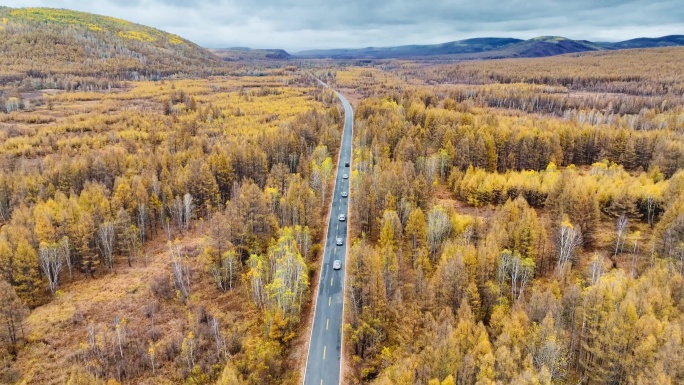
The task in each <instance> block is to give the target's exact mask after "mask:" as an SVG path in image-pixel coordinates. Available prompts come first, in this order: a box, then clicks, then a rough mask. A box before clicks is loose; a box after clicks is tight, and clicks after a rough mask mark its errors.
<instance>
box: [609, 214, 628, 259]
mask: <svg viewBox="0 0 684 385" xmlns="http://www.w3.org/2000/svg"><path fill="white" fill-rule="evenodd" d="M628 223H629V220H628V219H627V216H626V215H625V214H622V215H620V216H619V217H618V219H617V234H616V237H615V253H614V254H613V256H617V254H618V252H620V253H622V248H623V246H624V244H625V238H626V237H627V224H628Z"/></svg>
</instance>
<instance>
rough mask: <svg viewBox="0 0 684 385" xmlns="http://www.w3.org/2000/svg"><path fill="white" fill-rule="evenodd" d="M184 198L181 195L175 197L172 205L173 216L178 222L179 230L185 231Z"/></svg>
mask: <svg viewBox="0 0 684 385" xmlns="http://www.w3.org/2000/svg"><path fill="white" fill-rule="evenodd" d="M183 211H184V210H183V200H182V199H181V197H180V196H176V197H175V198H174V199H173V204H172V206H171V216H172V217H173V219H174V221H175V222H176V226H177V227H178V231H179V232H181V233H182V232H183Z"/></svg>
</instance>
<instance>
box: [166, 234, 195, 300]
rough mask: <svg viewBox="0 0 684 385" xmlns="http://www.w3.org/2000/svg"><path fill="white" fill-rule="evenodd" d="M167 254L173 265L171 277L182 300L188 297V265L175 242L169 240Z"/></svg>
mask: <svg viewBox="0 0 684 385" xmlns="http://www.w3.org/2000/svg"><path fill="white" fill-rule="evenodd" d="M169 254H170V255H171V263H172V267H173V277H174V282H175V283H176V288H178V291H179V292H180V294H181V297H182V299H183V300H184V301H187V300H188V298H190V267H189V266H188V264H187V263H185V261H184V258H183V256H182V255H181V251H180V248H179V247H178V244H177V243H172V242H169Z"/></svg>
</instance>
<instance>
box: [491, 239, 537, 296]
mask: <svg viewBox="0 0 684 385" xmlns="http://www.w3.org/2000/svg"><path fill="white" fill-rule="evenodd" d="M534 268H535V266H534V261H533V260H532V258H524V257H523V256H522V255H520V253H518V252H514V253H512V252H511V251H509V250H504V251H503V253H502V254H501V261H500V265H499V282H500V284H502V283H503V282H504V281H506V280H508V281H510V283H511V299H512V300H514V301H518V300H520V299H522V298H523V294H524V292H525V286H527V283H528V282H529V281H530V279H531V278H532V277H533V276H534Z"/></svg>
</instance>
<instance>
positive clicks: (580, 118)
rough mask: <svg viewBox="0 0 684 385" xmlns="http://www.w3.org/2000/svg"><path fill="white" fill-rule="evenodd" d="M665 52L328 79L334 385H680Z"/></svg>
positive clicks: (682, 121) (679, 115) (678, 203)
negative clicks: (339, 261) (338, 292)
mask: <svg viewBox="0 0 684 385" xmlns="http://www.w3.org/2000/svg"><path fill="white" fill-rule="evenodd" d="M682 52H684V51H682V50H681V49H671V50H669V49H668V50H652V51H637V52H631V51H630V52H629V53H626V52H616V53H610V54H590V55H581V56H579V57H578V56H576V55H569V56H564V57H559V58H552V59H538V60H528V59H526V60H520V61H517V60H508V61H490V62H478V63H475V62H473V63H459V64H453V65H442V64H439V65H435V66H433V65H426V63H420V64H415V63H410V62H398V61H397V62H382V63H381V64H378V65H374V64H373V63H370V64H369V65H367V66H365V67H350V68H347V69H344V70H338V71H335V70H331V72H330V81H331V82H336V84H337V85H338V87H340V88H344V89H349V90H353V92H354V93H356V94H357V95H360V96H359V98H358V99H363V100H362V101H360V102H359V103H358V106H357V107H356V110H355V117H356V126H355V139H354V140H355V142H354V160H353V168H354V169H353V173H352V176H351V186H352V187H351V189H352V193H351V202H352V211H351V212H350V223H352V224H353V228H352V235H353V237H354V240H353V246H352V248H351V250H350V256H349V260H348V262H347V269H348V270H347V271H348V274H349V277H348V285H347V299H346V300H347V303H348V304H349V306H348V307H347V309H348V313H347V314H346V326H345V337H346V340H345V343H346V347H347V350H348V351H347V354H348V356H349V362H350V365H351V368H352V370H351V372H350V373H349V374H348V380H349V382H350V383H375V384H416V383H420V384H428V383H429V384H470V383H479V384H486V383H501V384H508V383H517V384H550V383H578V382H579V383H586V384H603V383H633V384H639V383H645V382H657V383H663V384H665V383H672V384H674V383H679V382H681V381H682V380H684V361H683V359H684V356H682V355H681V354H680V348H679V347H680V346H681V345H682V343H683V342H684V341H682V338H681V330H682V327H683V325H684V312H683V309H684V303H683V302H682V297H681V295H679V294H678V293H679V291H680V290H681V287H682V282H684V280H683V276H682V273H683V272H684V259H683V258H682V256H683V255H684V253H683V252H684V249H683V248H682V245H684V243H683V242H684V237H683V236H682V234H683V233H682V218H684V211H683V209H682V208H684V201H683V200H682V197H684V183H683V181H684V173H683V171H682V169H683V168H684V138H683V137H682V131H683V130H684V109H683V106H684V100H683V99H682V95H681V92H680V90H679V86H680V85H681V83H682V79H681V74H680V73H679V72H677V71H675V70H673V69H672V68H673V67H672V68H671V64H672V63H673V60H675V58H678V59H676V60H677V61H678V60H680V59H681V55H682ZM657 58H661V59H663V60H658V59H657ZM668 58H669V59H668ZM670 59H672V60H670ZM587 61H589V62H593V61H596V62H597V63H596V65H594V66H593V67H591V68H594V69H595V71H596V73H592V72H591V71H586V65H587ZM640 63H648V65H642V64H640ZM504 64H505V65H504ZM523 67H524V68H525V70H524V71H523V70H522V68H523ZM542 67H543V68H544V69H545V71H546V73H547V75H545V77H542V76H541V75H535V68H542ZM668 68H669V69H668ZM527 69H530V71H529V72H525V71H527ZM660 70H662V71H660ZM612 72H615V73H618V72H619V75H615V76H608V75H607V74H608V73H612ZM656 73H658V74H659V75H658V76H655V74H656ZM442 74H446V75H442ZM565 74H574V75H572V76H571V77H569V78H568V77H565V76H567V75H565ZM437 77H438V78H437ZM436 79H439V84H437V83H435V80H436ZM608 92H610V93H608Z"/></svg>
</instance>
